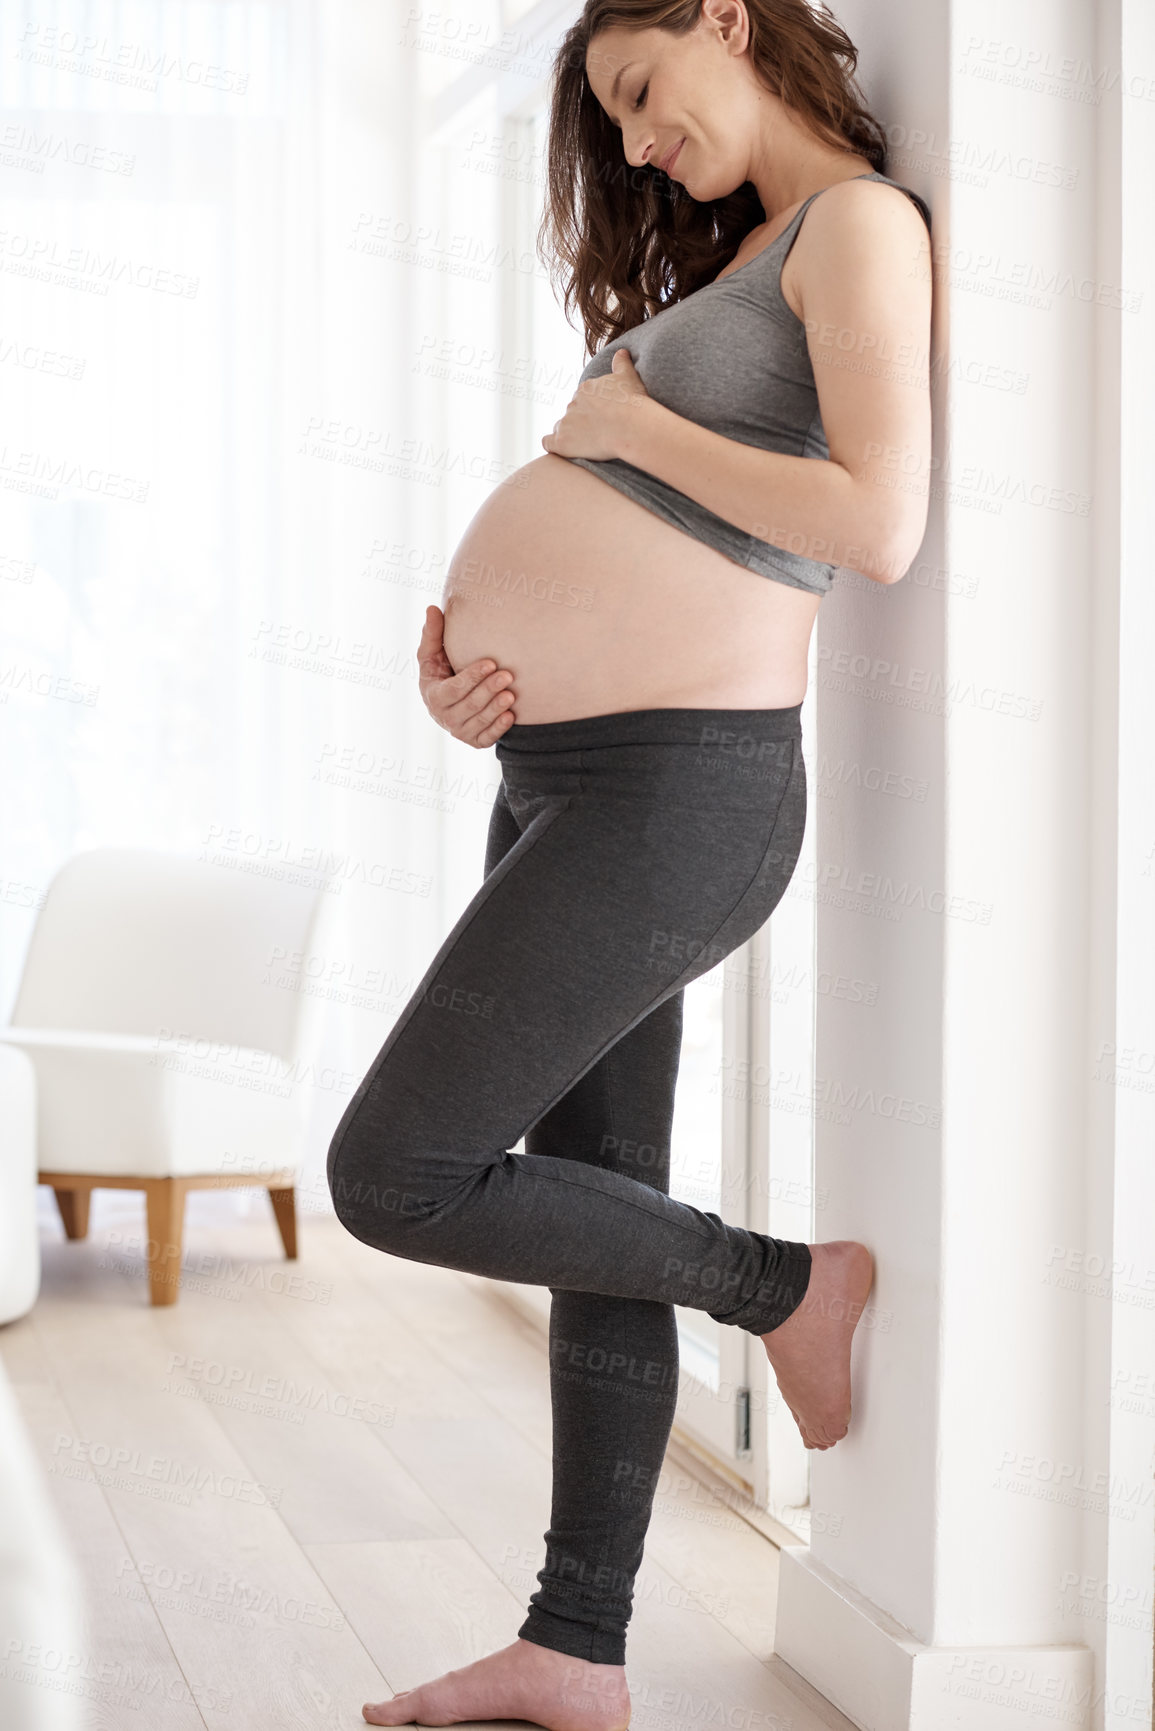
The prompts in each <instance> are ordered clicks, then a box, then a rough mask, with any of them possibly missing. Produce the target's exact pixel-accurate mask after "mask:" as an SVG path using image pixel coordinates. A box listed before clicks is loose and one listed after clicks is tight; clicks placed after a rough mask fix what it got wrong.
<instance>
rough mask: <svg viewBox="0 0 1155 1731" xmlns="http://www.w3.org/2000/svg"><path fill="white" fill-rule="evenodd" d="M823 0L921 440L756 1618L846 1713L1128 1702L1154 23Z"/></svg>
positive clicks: (1113, 1708) (1147, 1673) (843, 715)
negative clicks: (815, 1303) (821, 1382)
mask: <svg viewBox="0 0 1155 1731" xmlns="http://www.w3.org/2000/svg"><path fill="white" fill-rule="evenodd" d="M839 16H840V18H841V19H842V21H843V22H844V23H845V25H846V27H847V29H848V31H849V33H850V35H851V37H852V38H853V39H854V40H855V41H856V42H857V43H858V44H859V45H860V47H861V49H862V51H863V53H862V71H863V82H864V85H865V88H866V90H867V93H868V96H869V97H870V98H871V99H872V102H873V103H874V105H875V107H876V110H877V111H878V112H879V113H880V117H881V118H883V119H884V120H885V121H886V122H887V123H888V125H889V127H890V135H891V140H892V145H891V156H890V161H889V164H888V171H889V172H890V173H891V174H892V175H893V176H894V177H895V178H897V179H899V180H902V181H905V182H906V183H907V184H909V185H911V186H913V187H914V188H915V189H916V190H918V191H920V192H922V193H923V194H924V195H925V196H928V197H929V199H930V202H931V204H932V207H933V212H934V253H935V276H936V298H937V303H938V304H937V311H936V321H935V345H934V359H935V369H934V394H935V453H936V468H935V472H934V477H933V483H932V512H931V522H930V528H929V530H928V535H927V538H926V541H925V543H924V545H923V548H922V551H921V553H920V556H919V559H918V561H917V562H916V565H915V567H914V569H913V571H912V572H911V573H910V574H909V575H908V576H907V577H906V578H905V579H904V580H903V581H902V582H901V583H900V584H898V585H897V586H895V587H893V588H890V589H886V590H877V589H875V588H873V586H868V585H866V584H865V583H852V584H849V585H847V584H844V585H842V586H841V587H840V588H839V589H838V590H836V592H835V594H833V595H832V596H831V597H830V598H829V600H828V602H827V604H826V607H825V608H824V609H823V615H822V618H821V621H820V630H821V633H822V636H821V640H820V648H819V659H820V665H823V667H824V672H823V673H822V675H821V676H820V680H819V687H818V691H817V692H816V694H815V700H816V701H817V703H818V706H819V722H818V731H819V745H820V750H822V751H823V752H825V753H827V754H828V755H829V756H830V757H831V758H832V759H841V758H846V759H848V760H851V761H857V762H858V763H859V764H860V765H861V766H863V767H865V766H866V765H868V764H869V765H878V766H881V767H883V768H885V769H889V770H893V771H895V772H896V773H897V774H898V775H900V776H909V777H911V778H912V781H913V782H914V783H921V782H923V781H925V784H926V786H925V797H924V798H922V797H918V796H915V797H910V798H905V799H904V798H899V797H888V796H886V795H884V794H880V793H869V792H857V791H853V790H851V789H847V790H846V791H845V792H844V793H843V794H841V795H840V797H839V799H838V801H837V802H824V804H823V805H821V806H820V807H819V810H820V812H821V813H822V830H821V833H820V838H819V873H820V878H821V874H822V873H824V872H825V873H827V874H828V877H827V880H826V884H827V888H826V891H825V892H823V894H822V896H821V900H820V906H819V914H818V918H819V951H820V966H821V965H822V958H823V957H825V958H826V963H827V965H831V966H833V965H834V964H835V961H837V964H838V966H839V967H841V968H842V970H843V971H846V972H851V973H855V974H858V975H861V976H863V977H865V978H869V979H871V980H876V981H877V982H878V985H879V992H878V1001H877V1005H876V1006H874V1007H866V1006H862V1005H851V1004H847V1003H840V1002H838V1001H835V1000H831V999H825V1000H820V1002H819V1010H818V1018H819V1019H818V1063H817V1068H818V1072H819V1076H820V1078H822V1079H824V1080H825V1081H827V1082H828V1083H829V1086H830V1087H831V1088H838V1089H841V1090H842V1095H841V1098H842V1102H843V1103H844V1104H849V1105H850V1107H851V1110H850V1122H849V1123H848V1124H839V1123H837V1122H835V1121H834V1119H833V1118H832V1117H829V1116H828V1117H826V1118H824V1119H823V1118H820V1119H819V1122H818V1126H817V1161H816V1163H817V1172H816V1181H817V1182H818V1183H819V1184H820V1185H822V1184H828V1185H829V1189H830V1193H831V1196H832V1199H833V1200H832V1204H831V1207H830V1209H829V1210H828V1218H827V1220H826V1222H825V1223H824V1224H825V1227H826V1230H825V1232H824V1236H830V1237H835V1236H843V1235H845V1236H853V1237H860V1238H863V1239H864V1240H865V1241H866V1242H867V1243H869V1244H870V1245H871V1246H872V1248H873V1249H874V1250H875V1252H876V1257H877V1261H878V1270H879V1272H878V1281H877V1285H876V1288H875V1291H874V1293H873V1294H872V1301H873V1304H874V1306H875V1307H876V1309H875V1310H874V1312H873V1314H870V1315H868V1317H867V1319H866V1322H867V1326H865V1327H863V1328H861V1329H860V1331H859V1337H858V1347H857V1352H858V1360H857V1370H856V1386H855V1409H856V1419H855V1428H854V1430H853V1432H852V1435H851V1436H850V1437H849V1438H848V1439H847V1440H846V1442H844V1443H843V1444H840V1445H839V1447H838V1448H837V1449H836V1450H833V1451H831V1453H830V1454H829V1455H820V1456H818V1457H817V1458H816V1459H815V1461H814V1463H813V1469H812V1505H813V1507H814V1508H815V1509H818V1508H821V1509H825V1510H828V1511H831V1512H832V1513H833V1514H835V1515H837V1516H838V1517H840V1518H839V1519H836V1520H832V1521H828V1522H826V1523H823V1524H817V1523H816V1527H815V1533H814V1538H813V1546H812V1550H811V1551H810V1553H809V1554H808V1555H805V1554H802V1553H796V1554H792V1555H791V1557H790V1558H789V1559H787V1560H786V1562H785V1566H784V1569H783V1576H782V1584H781V1595H782V1599H781V1610H780V1618H779V1640H778V1650H779V1652H780V1653H782V1655H783V1656H784V1657H785V1658H786V1659H787V1660H788V1661H789V1662H790V1663H792V1664H796V1665H797V1666H798V1668H799V1669H801V1670H803V1671H804V1673H805V1674H806V1675H807V1676H809V1677H810V1678H811V1680H812V1681H814V1682H815V1683H816V1684H817V1685H818V1686H819V1687H820V1688H822V1689H824V1691H825V1692H826V1693H828V1694H830V1695H831V1696H832V1698H833V1699H835V1700H836V1701H837V1702H838V1703H839V1704H840V1705H841V1706H843V1707H844V1709H845V1710H846V1711H847V1712H849V1713H850V1714H851V1716H852V1717H854V1718H855V1719H856V1721H857V1722H858V1723H860V1724H863V1725H877V1726H880V1727H890V1726H899V1725H902V1726H906V1725H915V1724H918V1725H923V1724H925V1725H927V1726H937V1725H940V1724H947V1723H949V1724H951V1725H952V1726H953V1725H963V1724H966V1725H970V1724H972V1723H973V1724H974V1725H976V1726H978V1725H982V1726H984V1727H994V1726H1002V1725H1008V1726H1009V1725H1026V1724H1028V1723H1035V1722H1036V1717H1035V1716H1037V1715H1047V1716H1050V1715H1051V1714H1053V1713H1055V1712H1059V1713H1060V1716H1061V1718H1062V1722H1064V1723H1067V1724H1079V1725H1083V1724H1086V1725H1088V1726H1090V1725H1095V1726H1101V1725H1106V1726H1109V1727H1114V1726H1116V1725H1123V1724H1134V1723H1136V1722H1143V1723H1146V1722H1147V1720H1148V1718H1149V1716H1150V1705H1151V1657H1150V1650H1151V1602H1152V1601H1151V1589H1152V1584H1153V1579H1155V1547H1153V1544H1152V1519H1153V1497H1152V1491H1153V1485H1152V1460H1153V1445H1155V1423H1153V1412H1155V1400H1153V1399H1152V1385H1151V1383H1150V1381H1149V1373H1150V1371H1151V1368H1152V1367H1153V1366H1155V1350H1153V1349H1155V1341H1153V1339H1152V1325H1151V1311H1150V1309H1149V1307H1148V1306H1149V1303H1150V1302H1152V1295H1153V1294H1155V1255H1153V1254H1152V1251H1151V1248H1150V1247H1151V1221H1152V1219H1153V1218H1155V1206H1153V1205H1155V1196H1153V1195H1152V1182H1151V1177H1150V1159H1149V1150H1150V1147H1151V1145H1152V1132H1153V1130H1155V1124H1153V1122H1152V1116H1153V1115H1152V1102H1151V1089H1152V1082H1151V1076H1152V1074H1153V1073H1155V1072H1153V1067H1155V1035H1153V1032H1152V1027H1151V1013H1152V1012H1151V990H1150V975H1151V964H1152V955H1153V952H1152V946H1151V942H1150V940H1151V919H1152V915H1151V896H1150V886H1149V882H1145V881H1144V878H1145V876H1146V877H1148V878H1149V876H1150V871H1151V865H1150V860H1151V857H1152V855H1151V846H1152V837H1151V831H1152V813H1151V806H1150V802H1149V796H1148V794H1147V782H1148V781H1149V775H1147V776H1146V778H1145V775H1144V771H1145V769H1146V764H1145V760H1144V752H1145V750H1146V747H1145V746H1144V745H1143V743H1142V742H1143V741H1148V742H1149V740H1150V738H1151V737H1152V726H1151V721H1152V717H1151V714H1150V703H1151V698H1150V678H1149V674H1148V673H1146V665H1147V663H1148V661H1149V655H1150V646H1151V642H1152V623H1153V621H1152V608H1151V600H1150V584H1149V582H1148V580H1147V576H1146V566H1147V564H1148V563H1149V558H1148V556H1147V549H1149V546H1150V527H1151V525H1150V521H1149V518H1150V505H1149V503H1148V499H1149V494H1150V487H1149V481H1148V480H1147V479H1146V477H1147V475H1148V473H1149V468H1150V455H1151V451H1152V448H1153V444H1152V436H1151V435H1152V426H1151V409H1150V390H1149V380H1150V378H1151V376H1152V373H1151V347H1152V321H1153V317H1155V311H1153V302H1152V297H1151V292H1150V290H1151V284H1152V272H1151V263H1152V260H1151V243H1150V235H1149V230H1150V224H1149V221H1148V219H1147V216H1146V211H1145V205H1146V207H1147V208H1149V203H1150V197H1149V193H1150V184H1151V178H1152V170H1153V169H1155V151H1153V149H1152V124H1151V100H1152V97H1153V96H1155V81H1153V76H1152V75H1153V73H1155V58H1153V56H1152V53H1151V48H1152V43H1151V40H1150V38H1151V34H1152V20H1151V15H1150V11H1149V9H1148V10H1147V11H1146V12H1145V13H1140V11H1139V9H1138V8H1137V7H1136V8H1132V7H1131V6H1130V5H1129V4H1128V3H1127V0H1122V4H1114V3H1112V4H1109V5H1105V6H1103V7H1101V8H1098V9H1097V8H1095V7H1092V6H1088V5H1086V4H1083V3H1081V0H1064V3H1061V4H1049V5H1044V4H1042V3H1041V0H1039V3H1035V0H1031V3H1025V0H1024V3H1023V4H1020V5H1019V6H1016V7H1015V8H1014V9H1012V10H1008V8H1007V7H1005V6H1001V7H999V6H995V5H993V4H991V5H986V4H968V5H961V4H956V5H954V6H950V7H948V6H942V7H938V8H927V7H925V6H921V5H913V4H912V5H909V6H908V5H904V4H899V5H896V6H894V7H891V8H888V9H886V11H885V12H884V13H880V12H879V10H878V9H877V8H874V7H869V6H867V5H865V4H859V3H858V0H847V3H846V4H844V5H843V6H842V7H841V8H840V9H839ZM1120 290H1121V294H1120ZM1144 369H1145V370H1144ZM1140 381H1145V382H1144V383H1140ZM856 656H861V657H862V658H863V660H862V661H861V662H856V661H855V659H854V658H855V657H856ZM876 660H877V662H878V663H879V665H874V664H875V662H876ZM1116 759H1117V769H1116ZM1144 891H1146V892H1147V893H1146V894H1144ZM1124 1044H1126V1049H1127V1055H1126V1058H1125V1060H1123V1061H1119V1062H1117V1064H1116V1067H1115V1069H1114V1070H1112V1069H1111V1068H1110V1067H1109V1059H1108V1068H1106V1069H1104V1068H1103V1064H1102V1060H1101V1058H1100V1054H1101V1052H1103V1051H1104V1050H1105V1051H1106V1052H1107V1053H1108V1054H1109V1053H1110V1050H1111V1047H1112V1045H1118V1047H1119V1048H1120V1051H1122V1050H1123V1047H1124ZM1112 1084H1114V1085H1112ZM902 1103H905V1104H902ZM903 1120H905V1121H903ZM1144 1150H1145V1151H1146V1152H1143V1151H1144ZM1113 1261H1114V1262H1115V1263H1116V1264H1118V1265H1119V1266H1118V1268H1117V1277H1116V1282H1115V1292H1114V1301H1113V1302H1112V1300H1111V1297H1110V1296H1109V1293H1110V1283H1109V1280H1108V1281H1106V1282H1105V1281H1104V1280H1103V1279H1102V1278H1100V1277H1099V1276H1100V1274H1101V1272H1102V1270H1103V1269H1104V1268H1106V1269H1107V1271H1108V1273H1109V1271H1110V1269H1111V1266H1112V1262H1113ZM1128 1390H1131V1391H1133V1393H1134V1398H1133V1400H1132V1403H1131V1405H1130V1407H1126V1408H1125V1407H1124V1406H1123V1404H1122V1398H1123V1397H1124V1396H1125V1395H1126V1393H1127V1391H1128ZM852 1631H853V1633H852ZM843 1636H845V1637H846V1638H847V1640H849V1641H854V1640H858V1641H860V1642H861V1648H860V1659H859V1663H858V1664H857V1665H848V1664H847V1662H846V1661H847V1651H848V1648H847V1645H846V1644H845V1642H844V1641H843V1640H842V1637H843ZM1015 1650H1017V1652H1016V1651H1015ZM1039 1722H1041V1717H1040V1718H1039Z"/></svg>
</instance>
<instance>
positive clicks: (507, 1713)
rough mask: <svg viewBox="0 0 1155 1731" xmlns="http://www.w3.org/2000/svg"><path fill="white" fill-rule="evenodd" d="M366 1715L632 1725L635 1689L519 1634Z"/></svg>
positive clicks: (429, 1721) (598, 1727)
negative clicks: (509, 1644)
mask: <svg viewBox="0 0 1155 1731" xmlns="http://www.w3.org/2000/svg"><path fill="white" fill-rule="evenodd" d="M813 1278H814V1276H813V1274H811V1279H813ZM786 1320H787V1322H789V1321H790V1320H791V1319H790V1318H789V1317H787V1319H786ZM782 1326H783V1327H785V1326H786V1324H785V1323H783V1325H782ZM775 1332H777V1330H775ZM361 1715H362V1717H363V1718H364V1719H367V1720H368V1722H369V1724H370V1725H411V1724H413V1723H414V1722H416V1723H417V1724H419V1725H456V1724H457V1723H458V1722H459V1721H460V1720H462V1719H529V1720H531V1721H532V1722H533V1723H534V1724H536V1725H545V1726H547V1727H548V1728H549V1731H625V1727H626V1726H627V1725H628V1724H629V1722H630V1691H629V1689H628V1688H627V1686H626V1668H625V1666H624V1665H594V1664H591V1663H590V1661H589V1660H588V1659H571V1658H570V1656H569V1654H568V1653H558V1652H555V1651H554V1649H553V1648H552V1647H539V1646H538V1644H537V1642H536V1641H523V1640H522V1639H521V1637H520V1636H519V1637H518V1639H517V1640H516V1641H514V1642H513V1643H512V1645H511V1646H508V1647H502V1648H501V1649H500V1651H499V1652H497V1653H489V1654H487V1655H486V1657H485V1658H484V1659H478V1660H476V1661H475V1662H474V1663H473V1664H472V1665H464V1666H462V1668H461V1670H460V1671H447V1672H446V1673H445V1675H444V1677H437V1678H435V1680H434V1681H433V1682H432V1683H422V1684H421V1686H420V1688H418V1689H405V1690H403V1691H402V1692H401V1694H400V1695H394V1697H393V1699H392V1700H391V1701H380V1702H378V1703H376V1704H374V1703H373V1702H371V1701H369V1702H366V1704H365V1706H364V1707H362V1709H361Z"/></svg>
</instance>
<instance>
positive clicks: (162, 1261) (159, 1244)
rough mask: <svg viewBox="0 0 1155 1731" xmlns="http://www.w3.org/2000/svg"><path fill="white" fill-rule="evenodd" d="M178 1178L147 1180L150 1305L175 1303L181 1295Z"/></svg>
mask: <svg viewBox="0 0 1155 1731" xmlns="http://www.w3.org/2000/svg"><path fill="white" fill-rule="evenodd" d="M186 1189H187V1186H186V1184H185V1182H184V1180H183V1179H181V1178H148V1179H146V1180H145V1194H146V1196H147V1199H148V1201H147V1208H148V1296H149V1303H150V1304H154V1305H156V1304H175V1303H176V1301H177V1298H178V1297H179V1296H180V1261H181V1246H182V1240H183V1237H184V1199H185V1192H186Z"/></svg>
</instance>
